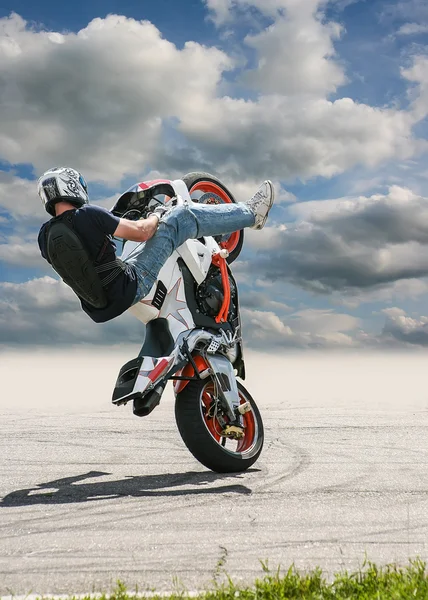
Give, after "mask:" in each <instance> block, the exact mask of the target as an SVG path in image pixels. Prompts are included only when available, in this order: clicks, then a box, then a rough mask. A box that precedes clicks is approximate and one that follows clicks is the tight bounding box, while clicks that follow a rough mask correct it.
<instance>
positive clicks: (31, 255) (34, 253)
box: [0, 242, 48, 268]
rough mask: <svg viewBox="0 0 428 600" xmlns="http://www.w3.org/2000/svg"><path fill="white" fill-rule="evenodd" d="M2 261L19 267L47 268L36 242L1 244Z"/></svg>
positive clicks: (0, 255) (0, 254) (0, 259)
mask: <svg viewBox="0 0 428 600" xmlns="http://www.w3.org/2000/svg"><path fill="white" fill-rule="evenodd" d="M0 261H3V262H4V263H8V264H10V265H14V266H18V267H28V268H31V267H33V268H40V267H41V268H47V267H46V265H47V264H48V263H47V262H46V261H45V260H44V259H43V258H42V256H41V254H40V251H39V247H38V245H37V243H36V242H33V243H22V244H12V243H10V242H8V243H7V244H0Z"/></svg>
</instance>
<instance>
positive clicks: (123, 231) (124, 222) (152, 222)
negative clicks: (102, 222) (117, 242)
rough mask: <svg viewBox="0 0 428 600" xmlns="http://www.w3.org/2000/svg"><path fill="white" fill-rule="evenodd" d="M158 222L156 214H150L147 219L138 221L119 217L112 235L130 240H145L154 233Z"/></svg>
mask: <svg viewBox="0 0 428 600" xmlns="http://www.w3.org/2000/svg"><path fill="white" fill-rule="evenodd" d="M158 223H159V218H158V217H157V216H156V215H150V217H148V218H147V219H140V220H139V221H130V220H128V219H120V221H119V225H118V226H117V228H116V230H115V232H114V234H113V235H114V237H119V238H122V239H124V240H130V241H131V242H147V240H149V239H150V238H151V237H153V236H154V234H155V233H156V230H157V228H158Z"/></svg>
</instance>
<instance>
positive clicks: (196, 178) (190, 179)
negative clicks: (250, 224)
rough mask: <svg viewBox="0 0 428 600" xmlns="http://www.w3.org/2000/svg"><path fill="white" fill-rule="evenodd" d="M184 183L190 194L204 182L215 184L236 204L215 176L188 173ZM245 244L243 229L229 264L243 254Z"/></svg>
mask: <svg viewBox="0 0 428 600" xmlns="http://www.w3.org/2000/svg"><path fill="white" fill-rule="evenodd" d="M183 181H184V183H185V184H186V186H187V189H188V190H189V192H190V191H191V190H192V188H193V187H194V186H195V185H196V184H200V185H201V186H203V183H204V182H207V183H208V184H209V183H213V184H215V185H217V186H218V187H219V188H220V189H221V190H222V191H223V192H224V194H225V195H226V196H227V197H228V198H229V200H230V202H233V203H234V204H236V200H235V197H234V196H233V194H232V193H231V192H230V191H229V190H228V188H227V187H226V186H225V185H224V184H223V183H222V182H221V181H220V179H218V178H217V177H215V175H211V174H210V173H203V172H200V173H199V172H195V173H187V175H185V176H184V177H183ZM243 243H244V230H243V229H241V230H240V232H239V239H238V242H237V243H236V245H235V246H234V248H233V250H232V251H231V252H230V254H229V256H228V257H227V262H228V263H229V264H231V263H233V261H234V260H236V259H237V258H238V256H239V255H240V253H241V250H242V244H243Z"/></svg>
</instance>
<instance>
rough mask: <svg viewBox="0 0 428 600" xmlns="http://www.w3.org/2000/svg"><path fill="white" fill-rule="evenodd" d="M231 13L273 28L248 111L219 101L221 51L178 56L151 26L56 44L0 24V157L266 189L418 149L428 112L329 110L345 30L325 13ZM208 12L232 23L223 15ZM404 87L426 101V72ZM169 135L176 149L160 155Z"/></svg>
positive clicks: (57, 37)
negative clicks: (195, 176) (415, 131)
mask: <svg viewBox="0 0 428 600" xmlns="http://www.w3.org/2000/svg"><path fill="white" fill-rule="evenodd" d="M238 4H239V5H240V7H241V9H243V10H245V9H248V6H249V5H251V6H252V7H253V8H254V7H255V8H258V9H259V10H260V11H262V12H263V13H264V14H265V16H270V17H271V18H272V19H273V20H274V23H273V25H272V27H270V28H267V29H266V30H264V31H260V32H259V33H258V34H255V35H253V36H252V37H248V38H247V43H248V44H249V45H251V46H252V49H253V50H255V51H256V65H257V66H256V68H255V69H248V68H247V69H245V67H244V68H242V69H241V74H242V78H243V81H245V80H247V81H248V82H251V85H252V86H254V87H255V89H256V92H257V93H258V94H259V95H258V97H257V98H255V99H254V98H253V99H251V100H250V99H248V94H247V93H246V92H242V95H243V96H244V97H239V95H237V96H236V97H233V96H226V95H223V94H224V89H226V88H225V86H224V83H225V80H224V78H223V74H224V72H225V71H226V70H228V69H231V68H233V67H234V66H235V65H234V61H233V60H232V59H231V58H230V57H229V56H227V55H226V54H225V53H224V52H222V51H220V50H218V49H217V48H214V47H205V46H202V45H200V44H197V43H194V42H187V43H186V44H185V45H184V47H183V49H178V48H177V47H176V46H175V45H174V44H172V43H170V42H169V41H168V40H166V39H164V38H162V36H161V34H160V32H159V31H158V29H157V28H156V27H155V26H154V25H153V24H151V23H149V22H147V21H142V22H138V21H135V20H133V19H128V18H125V17H121V16H117V15H110V16H109V17H107V18H105V19H95V20H93V21H91V23H89V24H88V26H87V27H86V28H84V29H82V30H81V31H79V32H78V33H60V32H46V31H37V30H34V29H32V28H31V27H30V26H28V25H27V24H26V23H25V21H24V20H23V19H22V18H21V17H19V16H18V15H12V16H11V17H9V18H3V19H0V77H1V79H2V82H3V85H2V90H1V97H0V119H1V127H0V148H1V150H0V155H1V156H2V157H3V158H4V159H6V160H8V161H10V162H12V163H13V162H29V163H32V164H33V165H34V166H35V168H36V170H37V171H43V170H45V169H46V168H48V167H50V166H53V165H55V164H70V165H71V166H74V167H76V168H78V169H80V170H81V171H83V173H84V174H85V176H86V177H87V178H88V179H91V180H102V181H107V182H118V181H119V180H120V179H121V178H122V177H123V176H124V175H126V174H133V175H135V177H136V178H138V177H139V176H140V174H141V173H143V172H146V171H147V169H148V166H149V165H155V167H156V168H157V169H158V170H159V171H160V172H162V174H164V175H166V176H168V175H170V174H171V173H174V175H176V174H180V173H183V174H184V172H186V171H188V170H192V169H194V168H195V166H197V168H200V169H201V170H207V171H211V172H214V173H217V174H219V175H220V176H222V177H224V178H225V179H226V180H227V181H228V182H229V181H230V182H232V183H233V182H242V187H245V186H246V188H247V189H249V188H250V186H251V185H252V184H253V182H254V183H255V182H258V181H259V180H260V179H264V178H266V177H270V178H272V179H275V180H277V181H281V180H285V179H287V178H288V179H294V178H296V177H301V178H308V177H313V176H319V175H321V176H324V177H331V176H333V175H335V174H338V173H342V172H343V171H345V170H347V169H349V168H351V167H353V166H354V165H356V164H363V165H366V166H369V167H373V166H376V165H379V164H380V163H381V162H382V161H386V160H390V159H394V158H407V157H410V156H412V155H413V154H414V152H415V151H416V150H418V149H419V147H420V144H418V143H417V142H416V141H415V140H414V139H413V138H412V126H413V125H414V123H415V121H416V120H417V119H418V118H422V116H423V112H424V111H423V106H424V101H423V100H421V101H420V102H419V104H418V109H417V110H416V108H415V109H414V110H413V112H406V111H400V110H396V109H393V108H389V109H387V108H376V107H372V106H369V105H366V104H359V103H357V102H355V101H353V100H352V99H351V98H338V99H336V100H335V101H334V102H331V101H330V100H329V99H328V95H329V93H330V92H332V91H334V90H336V89H337V87H338V86H339V85H340V84H341V83H343V82H344V80H345V74H344V69H343V66H342V65H340V64H339V63H338V61H337V60H336V55H335V49H334V45H333V44H334V40H335V39H336V38H337V36H338V35H339V31H340V28H339V27H338V26H337V25H336V24H334V23H327V22H325V20H323V14H322V12H320V7H321V8H322V6H323V5H322V3H320V2H318V1H316V0H310V1H305V2H296V1H295V0H283V1H281V2H280V1H276V0H272V1H269V2H264V1H263V2H261V1H257V2H256V1H253V2H243V1H241V0H239V2H235V3H234V4H233V6H235V5H238ZM210 5H211V8H213V7H214V6H216V7H217V10H218V11H223V13H224V15H226V13H227V10H228V7H229V6H230V3H228V2H223V3H220V2H219V1H217V3H214V2H210ZM225 11H226V12H225ZM223 13H222V14H223ZM76 64H78V65H79V68H78V69H77V68H76ZM403 76H404V77H406V78H407V79H408V80H409V81H411V82H412V83H415V84H416V88H417V93H421V94H422V93H424V92H423V90H424V81H425V79H424V77H425V74H424V72H423V73H422V62H421V61H417V62H415V64H414V66H413V67H410V68H409V69H407V70H405V71H403ZM235 79H236V77H235ZM53 82H55V85H53ZM184 82H185V84H184ZM234 88H235V86H234V84H233V83H229V84H228V89H229V90H230V91H231V92H233V89H234ZM236 89H238V88H236ZM240 89H242V87H241V88H240ZM244 98H245V99H244ZM417 102H418V99H417V98H415V107H416V103H417ZM425 112H426V111H425ZM167 130H169V131H172V132H173V134H174V139H179V142H173V143H167V141H168V140H167V138H165V137H164V136H165V135H166V136H168V134H166V133H165V131H167ZM174 130H175V131H174ZM26 185H27V184H26ZM20 202H22V201H20ZM10 203H11V200H8V201H7V204H8V205H9V206H10ZM15 210H16V211H17V212H18V213H22V211H23V209H21V208H19V207H18V208H17V209H16V208H15Z"/></svg>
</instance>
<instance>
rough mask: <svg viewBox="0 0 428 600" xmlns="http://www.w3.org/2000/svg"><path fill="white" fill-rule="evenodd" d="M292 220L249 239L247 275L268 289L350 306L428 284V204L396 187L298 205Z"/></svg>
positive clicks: (426, 201)
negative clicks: (284, 284) (307, 293)
mask: <svg viewBox="0 0 428 600" xmlns="http://www.w3.org/2000/svg"><path fill="white" fill-rule="evenodd" d="M288 212H289V214H290V215H291V216H292V217H294V219H295V222H290V223H288V224H287V226H279V227H267V228H265V230H263V231H262V232H256V233H259V234H260V235H259V237H258V238H256V236H255V235H251V236H247V242H248V243H249V245H250V246H252V247H253V248H255V249H256V250H257V256H256V257H255V258H254V259H253V260H252V262H251V263H249V264H250V265H251V266H250V268H251V269H257V270H258V271H259V272H260V273H264V276H265V277H266V278H267V279H268V280H270V281H289V282H291V283H295V284H296V285H299V286H301V287H303V288H305V289H308V290H311V291H312V292H318V293H333V292H336V293H337V294H339V293H342V294H345V298H346V299H347V300H348V299H349V300H350V301H352V297H353V296H355V297H356V298H358V297H360V298H361V294H362V293H363V292H365V291H368V292H375V291H377V290H382V289H383V288H384V287H388V286H391V284H394V283H395V282H398V281H403V282H404V281H406V280H412V281H414V280H415V279H418V278H424V277H427V276H428V252H427V248H428V198H424V197H421V196H418V195H416V194H414V193H413V192H411V191H410V190H408V189H405V188H400V187H398V186H392V187H391V188H390V189H389V192H388V193H387V194H375V195H373V196H370V197H364V196H360V197H357V198H340V199H337V200H323V201H311V202H305V203H300V204H293V205H290V206H289V208H288ZM402 287H405V284H404V283H403V284H402ZM412 289H413V290H414V286H409V291H411V290H412ZM397 290H398V288H396V290H395V291H397ZM388 293H391V289H389V291H388Z"/></svg>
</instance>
